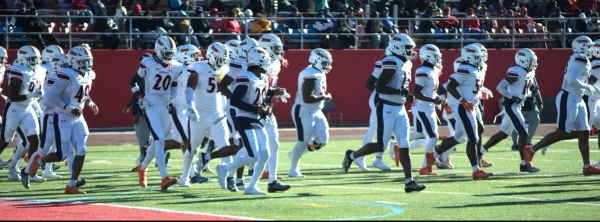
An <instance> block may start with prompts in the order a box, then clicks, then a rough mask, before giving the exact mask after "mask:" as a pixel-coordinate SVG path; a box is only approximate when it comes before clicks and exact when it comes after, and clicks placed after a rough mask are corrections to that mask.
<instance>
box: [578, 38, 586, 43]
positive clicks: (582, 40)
mask: <svg viewBox="0 0 600 222" xmlns="http://www.w3.org/2000/svg"><path fill="white" fill-rule="evenodd" d="M577 42H578V43H586V42H588V40H587V39H580V40H577Z"/></svg>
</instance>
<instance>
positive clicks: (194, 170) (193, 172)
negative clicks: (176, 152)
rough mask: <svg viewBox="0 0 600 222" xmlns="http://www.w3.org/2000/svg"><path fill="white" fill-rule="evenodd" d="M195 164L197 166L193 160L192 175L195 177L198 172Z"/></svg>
mask: <svg viewBox="0 0 600 222" xmlns="http://www.w3.org/2000/svg"><path fill="white" fill-rule="evenodd" d="M184 155H185V154H184ZM195 166H196V164H194V162H192V167H190V177H193V176H195V175H196V174H197V173H198V171H197V170H196V167H195Z"/></svg>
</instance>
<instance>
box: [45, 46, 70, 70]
mask: <svg viewBox="0 0 600 222" xmlns="http://www.w3.org/2000/svg"><path fill="white" fill-rule="evenodd" d="M56 54H65V52H64V51H63V49H62V48H61V47H60V46H58V45H50V46H48V47H46V48H44V50H42V63H41V64H40V66H42V67H44V68H45V69H46V71H48V76H50V75H52V74H56V73H52V58H54V55H56Z"/></svg>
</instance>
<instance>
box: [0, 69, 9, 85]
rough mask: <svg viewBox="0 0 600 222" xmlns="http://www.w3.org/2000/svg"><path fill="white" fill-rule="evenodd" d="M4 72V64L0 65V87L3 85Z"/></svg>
mask: <svg viewBox="0 0 600 222" xmlns="http://www.w3.org/2000/svg"><path fill="white" fill-rule="evenodd" d="M4 73H7V72H6V66H0V87H4V84H3V83H4Z"/></svg>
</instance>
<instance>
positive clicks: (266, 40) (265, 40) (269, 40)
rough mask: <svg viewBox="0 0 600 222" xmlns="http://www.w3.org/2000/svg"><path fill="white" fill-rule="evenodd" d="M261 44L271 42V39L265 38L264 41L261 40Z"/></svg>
mask: <svg viewBox="0 0 600 222" xmlns="http://www.w3.org/2000/svg"><path fill="white" fill-rule="evenodd" d="M260 41H261V42H271V39H268V38H263V39H262V40H260Z"/></svg>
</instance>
